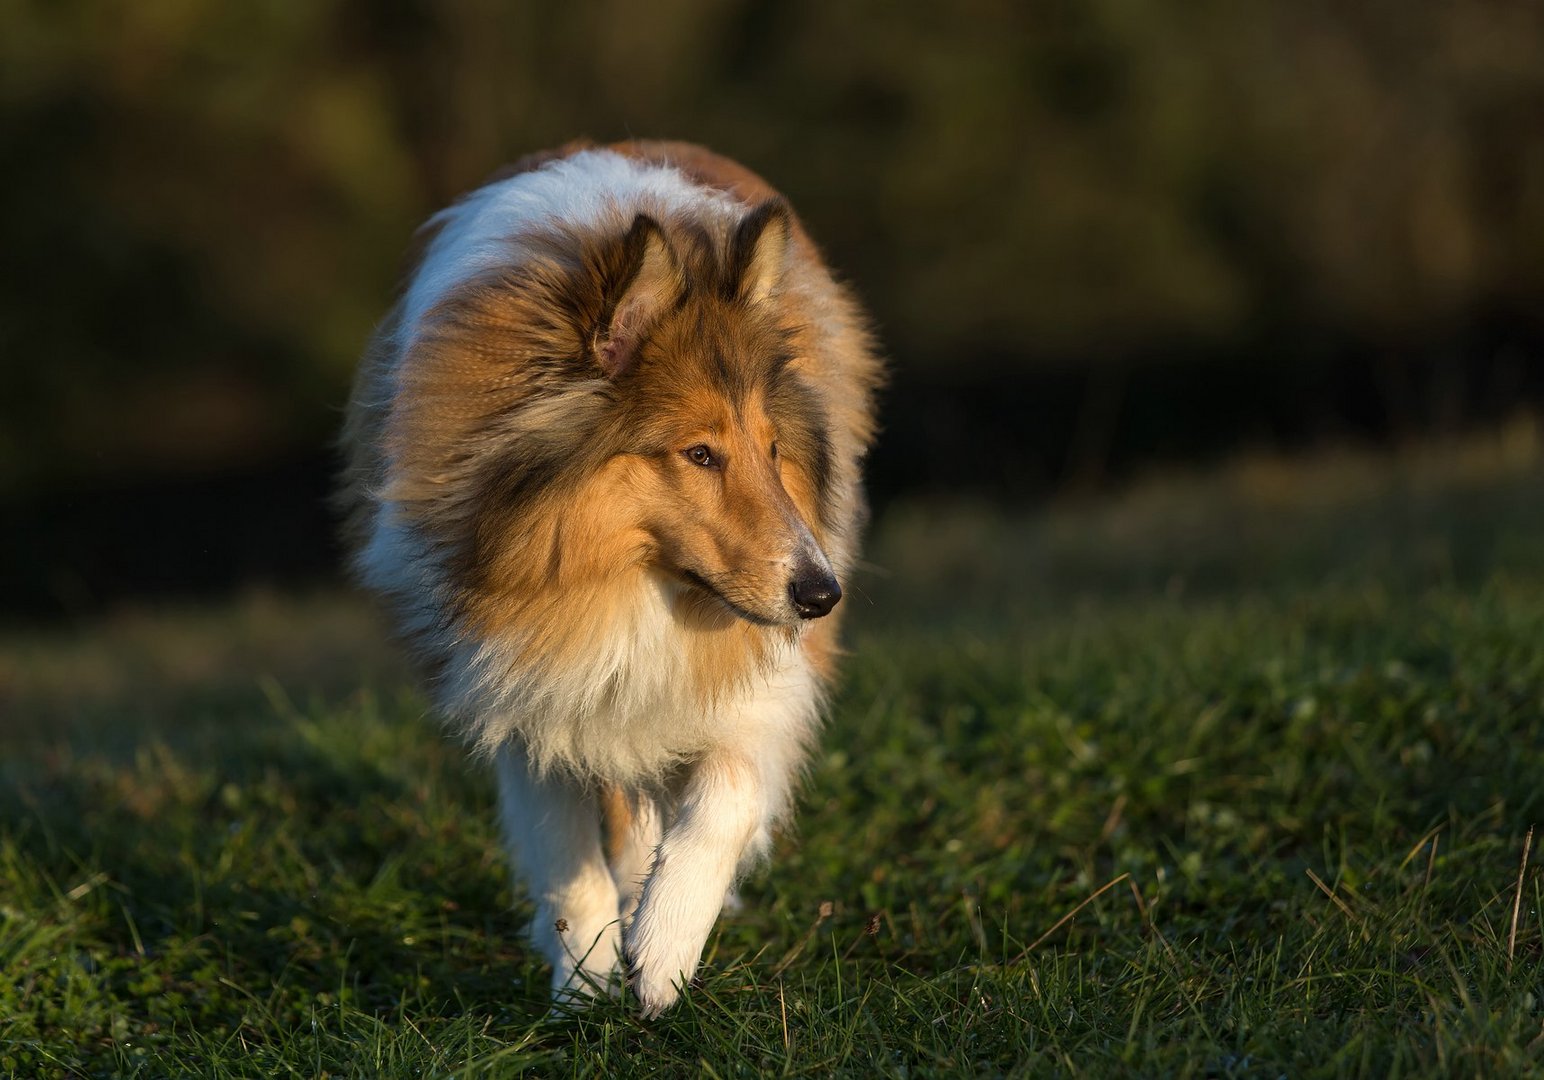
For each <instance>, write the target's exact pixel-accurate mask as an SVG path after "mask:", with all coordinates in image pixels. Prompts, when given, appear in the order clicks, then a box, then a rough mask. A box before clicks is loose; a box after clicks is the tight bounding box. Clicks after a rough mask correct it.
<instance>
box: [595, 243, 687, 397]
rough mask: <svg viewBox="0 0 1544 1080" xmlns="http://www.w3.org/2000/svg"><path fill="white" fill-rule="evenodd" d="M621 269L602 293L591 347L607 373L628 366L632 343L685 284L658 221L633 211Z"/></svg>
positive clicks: (640, 338) (632, 358)
mask: <svg viewBox="0 0 1544 1080" xmlns="http://www.w3.org/2000/svg"><path fill="white" fill-rule="evenodd" d="M621 263H622V273H621V274H620V276H619V277H618V278H617V282H616V285H615V287H614V288H613V289H612V292H611V295H610V296H609V297H608V299H607V302H606V306H605V308H604V310H603V312H602V315H601V320H600V325H599V326H598V327H597V328H596V330H595V336H594V340H593V342H592V348H593V351H594V353H595V362H596V363H597V364H599V365H600V369H601V371H603V372H605V374H606V376H607V378H612V379H614V378H616V377H617V376H618V375H621V374H623V373H624V372H626V371H627V370H628V369H629V368H631V367H632V366H633V363H634V361H636V360H637V358H638V347H639V346H640V345H642V344H643V339H644V338H645V337H647V336H648V333H649V331H650V329H652V328H653V326H654V323H655V321H656V320H658V318H659V317H660V316H661V315H662V314H664V313H665V312H666V311H669V310H670V308H671V307H673V306H674V305H675V303H676V301H677V300H679V299H680V298H681V294H682V292H684V291H685V288H686V279H685V275H684V274H683V273H682V272H681V267H680V264H679V263H678V262H677V261H676V257H675V253H674V252H672V251H671V250H670V243H669V241H667V240H666V239H665V234H664V232H663V231H662V230H661V229H660V227H659V222H657V221H655V220H654V219H653V218H651V217H649V216H648V215H647V214H639V215H638V216H637V217H635V218H634V219H633V224H632V227H631V228H630V229H628V230H627V235H626V236H625V237H624V238H623V239H622V260H621Z"/></svg>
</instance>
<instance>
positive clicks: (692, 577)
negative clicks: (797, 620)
mask: <svg viewBox="0 0 1544 1080" xmlns="http://www.w3.org/2000/svg"><path fill="white" fill-rule="evenodd" d="M680 574H681V578H682V579H683V580H684V581H685V582H686V583H687V584H688V585H691V586H693V587H694V588H696V589H699V590H701V591H702V592H705V593H707V594H708V595H709V596H711V597H712V598H713V599H715V600H717V601H718V602H719V603H720V604H722V605H724V607H725V608H726V609H727V610H728V611H729V613H730V614H732V615H735V616H737V617H739V618H741V619H744V620H745V621H746V622H748V623H753V624H754V625H756V626H781V625H782V624H781V623H779V622H778V621H777V620H776V619H769V618H767V617H766V616H765V615H758V614H757V613H756V612H754V611H751V610H750V609H749V608H746V607H744V606H742V605H740V604H737V603H735V602H734V601H733V600H731V599H729V597H727V596H725V595H724V593H723V590H721V589H719V587H718V586H716V585H714V584H713V583H712V582H711V581H709V580H708V579H707V578H705V577H703V576H702V575H701V574H699V573H697V571H695V570H686V569H682V570H681V571H680Z"/></svg>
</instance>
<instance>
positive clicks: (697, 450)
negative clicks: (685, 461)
mask: <svg viewBox="0 0 1544 1080" xmlns="http://www.w3.org/2000/svg"><path fill="white" fill-rule="evenodd" d="M686 456H687V457H688V458H690V459H691V461H692V464H693V465H701V466H702V467H703V468H705V469H716V468H718V464H719V462H718V458H717V456H715V455H714V453H713V451H712V450H709V449H708V448H707V447H706V446H704V445H703V444H702V443H698V444H697V445H696V446H693V447H691V448H690V449H688V450H687V451H686Z"/></svg>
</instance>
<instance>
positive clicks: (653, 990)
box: [626, 907, 703, 1020]
mask: <svg viewBox="0 0 1544 1080" xmlns="http://www.w3.org/2000/svg"><path fill="white" fill-rule="evenodd" d="M702 946H703V939H701V938H699V937H698V936H697V935H695V934H680V933H678V932H677V933H672V932H669V931H667V930H665V929H664V928H662V927H659V926H657V925H655V924H654V920H651V919H649V917H648V909H647V908H646V907H645V908H642V909H640V911H639V914H638V916H637V918H636V919H634V921H633V924H632V926H631V927H630V928H629V929H628V933H627V945H626V965H627V981H628V986H629V987H630V988H631V990H632V993H633V996H634V997H636V998H637V999H638V1010H639V1011H640V1012H641V1013H643V1015H644V1016H645V1017H646V1018H648V1019H651V1020H652V1019H653V1018H654V1017H656V1016H658V1015H659V1014H660V1013H662V1012H664V1011H665V1010H666V1009H668V1008H670V1006H672V1005H674V1004H675V1003H676V1002H677V1001H678V1000H679V999H680V997H681V990H682V988H683V987H685V986H686V984H687V983H689V982H691V978H692V975H693V974H695V973H696V971H697V962H698V960H699V959H701V957H702Z"/></svg>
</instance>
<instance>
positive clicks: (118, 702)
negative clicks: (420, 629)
mask: <svg viewBox="0 0 1544 1080" xmlns="http://www.w3.org/2000/svg"><path fill="white" fill-rule="evenodd" d="M1532 433H1533V429H1532V428H1531V427H1527V426H1526V425H1524V426H1521V427H1518V428H1515V429H1513V430H1512V432H1511V433H1510V434H1509V435H1508V436H1507V437H1506V438H1503V439H1496V440H1490V441H1481V442H1471V443H1465V444H1463V445H1460V446H1455V447H1445V448H1440V449H1439V450H1434V451H1429V452H1425V453H1422V454H1416V455H1406V456H1401V457H1396V458H1374V457H1357V456H1354V455H1340V456H1337V457H1332V458H1324V459H1319V460H1313V461H1303V462H1296V463H1284V462H1273V461H1266V460H1257V461H1253V462H1244V463H1241V464H1237V465H1234V466H1231V467H1228V468H1225V469H1222V470H1219V471H1217V472H1214V473H1211V474H1209V475H1206V476H1199V477H1197V476H1188V477H1187V476H1178V477H1171V478H1167V479H1165V478H1156V479H1152V480H1149V481H1147V482H1145V483H1143V484H1142V485H1139V486H1138V487H1136V488H1134V489H1133V490H1131V491H1128V492H1126V493H1125V494H1123V495H1121V496H1119V497H1117V498H1114V499H1108V500H1103V501H1096V502H1088V503H1084V504H1071V505H1062V506H1058V507H1054V508H1051V509H1050V510H1048V511H1046V512H1045V513H1042V514H1039V515H1035V516H1032V517H1028V518H1023V517H1020V518H1014V517H1009V516H1004V515H1002V514H1000V513H997V512H994V511H991V510H989V509H985V508H979V507H977V508H971V507H958V506H957V507H951V508H947V510H945V509H944V508H940V507H937V506H916V507H910V508H907V507H900V508H896V509H895V510H894V512H892V513H891V514H889V515H888V516H887V518H886V520H885V521H884V522H883V523H882V526H881V528H880V529H879V531H878V535H877V536H876V539H875V542H874V544H873V546H872V551H873V555H872V558H873V560H874V561H875V563H877V564H879V565H880V566H883V567H885V568H887V569H886V572H883V573H881V572H877V571H876V572H874V573H871V574H870V575H869V576H868V578H867V580H866V582H865V583H863V585H862V588H861V590H858V591H857V592H856V593H855V596H854V598H853V602H854V607H855V610H854V612H853V615H854V620H853V627H852V630H853V632H852V634H851V638H852V643H853V648H854V656H853V657H852V658H851V661H850V663H849V665H848V677H847V680H846V683H845V686H844V688H843V690H842V693H841V695H840V698H839V700H838V702H837V705H836V708H835V711H834V716H833V718H832V722H831V725H830V728H829V731H828V733H827V737H826V739H825V742H824V748H823V750H822V751H821V753H820V754H819V755H818V756H817V757H816V759H815V761H814V762H813V766H812V770H811V776H810V780H809V783H808V785H807V788H806V791H805V794H804V798H803V801H802V809H801V814H800V819H799V830H798V835H797V836H795V837H789V838H785V839H784V840H783V841H782V842H781V843H780V844H779V847H778V852H777V856H776V859H775V861H774V862H773V864H772V866H771V868H770V870H769V871H768V872H767V873H765V874H764V875H762V876H760V877H758V878H755V879H753V880H752V881H750V882H749V883H747V885H746V887H745V889H744V896H745V899H746V901H747V903H746V907H745V911H744V912H743V913H741V914H739V915H735V916H733V917H729V918H726V919H725V920H724V921H723V922H722V923H721V925H720V927H719V929H718V930H717V931H716V933H715V935H714V937H713V939H712V940H711V942H710V945H709V950H708V958H707V965H706V970H705V973H704V975H703V977H702V979H701V983H700V985H699V986H698V987H697V988H695V989H694V990H693V991H692V993H691V994H690V995H689V996H688V998H687V1000H686V1001H685V1003H684V1004H683V1005H682V1006H681V1007H679V1008H678V1009H677V1010H675V1011H674V1012H672V1013H669V1014H667V1015H666V1016H665V1017H664V1018H662V1019H661V1020H658V1021H655V1022H653V1023H644V1022H641V1021H639V1020H637V1019H636V1018H634V1017H633V1016H632V1015H631V1014H630V1013H629V1012H628V1010H627V1008H626V1007H625V1003H624V1004H610V1003H608V1004H603V1005H601V1006H599V1007H598V1008H596V1009H594V1010H592V1011H590V1012H588V1013H585V1014H582V1015H579V1016H576V1017H572V1018H567V1019H556V1020H551V1019H547V1018H546V1017H545V1016H544V1010H545V1002H544V1000H543V988H544V974H543V972H542V971H541V969H540V968H539V966H538V965H537V964H536V962H535V961H534V960H533V958H532V956H531V953H530V950H529V949H528V948H527V947H526V946H525V945H524V943H523V942H522V939H521V934H520V931H521V927H522V924H523V921H524V919H525V917H526V909H525V908H524V907H523V905H522V904H521V903H520V902H518V901H517V900H516V899H515V898H514V897H513V896H512V894H511V892H510V889H509V887H508V884H507V880H506V874H505V870H504V867H503V864H502V862H501V859H500V856H499V855H498V845H497V841H496V837H495V835H494V832H493V829H492V815H491V812H490V803H491V788H490V784H489V780H488V777H487V776H486V775H484V774H483V773H482V772H481V771H480V770H479V769H478V768H476V767H475V766H474V765H471V764H469V763H468V762H467V761H466V759H465V757H464V755H463V754H462V752H461V750H460V749H459V748H458V747H457V746H455V745H453V744H452V743H450V742H448V741H447V740H446V739H445V738H444V737H443V736H442V735H441V734H440V733H439V732H438V731H437V730H436V728H435V727H434V726H433V725H432V723H429V722H426V721H425V720H424V719H423V716H422V714H423V711H424V708H423V703H422V700H421V698H420V697H419V696H418V695H417V693H416V692H415V691H414V690H412V689H411V687H410V686H409V685H408V684H407V683H406V682H405V681H404V680H403V679H402V678H401V677H400V675H399V674H398V670H397V667H396V665H395V663H394V661H393V660H392V658H391V656H390V654H389V653H386V652H384V651H383V650H382V649H381V647H380V645H379V644H378V642H377V638H376V636H375V634H374V632H373V630H372V629H371V623H370V620H369V618H368V616H367V615H366V614H364V613H363V612H362V611H361V609H360V608H359V607H358V605H357V604H355V603H353V602H351V601H349V600H347V599H343V598H339V597H328V596H321V597H310V598H286V597H272V596H268V597H265V596H253V597H248V598H245V599H244V600H241V601H238V602H235V603H233V604H231V605H230V606H228V607H226V608H222V609H218V610H205V611H181V612H163V613H144V612H139V613H133V612H131V613H125V614H122V615H119V616H117V617H114V618H112V619H108V620H105V621H104V622H103V623H102V624H101V625H98V626H94V627H90V628H85V629H82V630H77V631H70V632H65V631H51V632H39V633H31V634H24V633H22V632H21V631H16V632H13V633H11V634H10V635H9V636H8V637H6V638H5V639H4V640H3V643H0V710H3V712H0V715H3V717H4V720H3V722H0V778H3V783H0V969H3V973H4V975H3V978H0V1074H3V1073H8V1074H10V1075H16V1076H28V1077H32V1076H104V1075H125V1076H146V1077H160V1076H178V1075H187V1076H254V1077H277V1076H304V1077H315V1076H323V1075H331V1076H415V1077H419V1076H457V1077H474V1076H475V1077H484V1076H513V1075H520V1074H525V1073H533V1074H537V1075H542V1076H548V1075H575V1076H577V1075H591V1074H604V1075H608V1076H609V1075H618V1076H631V1075H662V1074H663V1075H669V1074H675V1073H691V1074H694V1075H697V1074H700V1075H708V1076H721V1077H722V1076H751V1075H758V1076H759V1075H763V1074H775V1075H789V1076H828V1075H846V1076H868V1075H894V1076H928V1075H959V1074H968V1075H983V1074H984V1075H998V1074H1010V1073H1012V1074H1025V1073H1028V1074H1048V1075H1049V1074H1057V1075H1059V1074H1064V1073H1068V1072H1077V1073H1088V1074H1093V1075H1140V1076H1155V1075H1177V1076H1185V1075H1197V1076H1251V1077H1254V1076H1281V1075H1286V1076H1315V1075H1377V1076H1386V1075H1401V1074H1403V1075H1410V1074H1418V1075H1423V1076H1424V1075H1433V1074H1448V1075H1507V1074H1521V1073H1527V1072H1538V1071H1541V1070H1544V962H1541V961H1544V915H1541V912H1544V895H1541V894H1544V878H1541V875H1540V873H1539V871H1538V867H1539V865H1540V864H1541V863H1544V857H1541V856H1540V854H1539V853H1538V852H1537V850H1536V848H1537V846H1538V842H1537V839H1536V840H1535V842H1534V847H1535V850H1534V851H1533V852H1532V853H1531V855H1532V857H1531V858H1530V859H1529V860H1527V861H1525V857H1524V850H1525V848H1524V845H1525V838H1526V837H1527V834H1528V830H1529V829H1530V827H1531V825H1532V824H1533V823H1535V822H1538V821H1540V820H1541V819H1544V551H1541V542H1540V537H1541V536H1544V469H1541V468H1540V465H1541V463H1544V459H1541V456H1540V454H1539V451H1538V446H1537V440H1536V439H1534V438H1533V435H1532ZM865 601H867V603H865Z"/></svg>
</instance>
